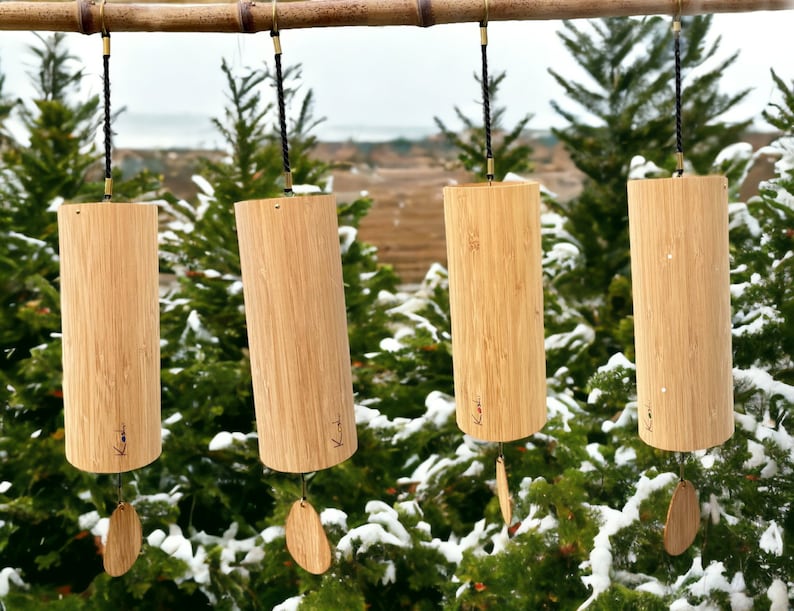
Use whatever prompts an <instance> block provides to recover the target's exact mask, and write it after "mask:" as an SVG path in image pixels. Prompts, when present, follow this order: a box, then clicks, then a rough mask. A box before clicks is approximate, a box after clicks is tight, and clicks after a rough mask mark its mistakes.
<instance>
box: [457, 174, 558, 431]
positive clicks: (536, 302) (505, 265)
mask: <svg viewBox="0 0 794 611" xmlns="http://www.w3.org/2000/svg"><path fill="white" fill-rule="evenodd" d="M444 218H445V223H446V236H447V261H448V265H449V301H450V314H451V318H452V359H453V366H454V370H455V398H456V404H457V421H458V426H459V427H460V428H461V430H462V431H463V432H464V433H468V434H469V435H471V436H472V437H475V438H477V439H482V440H485V441H511V440H514V439H520V438H522V437H528V436H529V435H532V434H533V433H536V432H537V431H539V430H540V429H541V428H542V427H543V425H544V423H545V422H546V358H545V352H544V337H543V282H542V270H541V244H540V188H539V185H538V183H536V182H525V183H493V184H488V183H480V184H470V185H460V186H453V187H445V188H444Z"/></svg>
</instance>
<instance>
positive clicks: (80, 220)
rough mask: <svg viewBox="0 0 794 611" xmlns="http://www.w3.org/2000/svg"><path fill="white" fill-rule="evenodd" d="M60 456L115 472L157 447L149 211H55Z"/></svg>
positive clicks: (98, 206) (139, 463)
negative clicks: (63, 451)
mask: <svg viewBox="0 0 794 611" xmlns="http://www.w3.org/2000/svg"><path fill="white" fill-rule="evenodd" d="M58 230H59V236H60V259H61V316H62V325H63V400H64V421H65V437H66V458H67V460H68V461H69V462H70V463H71V464H73V465H74V466H75V467H77V468H78V469H82V470H83V471H89V472H92V473H120V472H124V471H130V470H132V469H138V468H140V467H143V466H145V465H148V464H149V463H151V462H152V461H154V460H155V459H156V458H157V457H158V456H159V455H160V451H161V432H160V326H159V325H160V310H159V270H158V255H157V207H156V206H154V205H150V204H126V203H109V202H104V203H91V204H64V205H62V206H61V207H60V208H59V209H58Z"/></svg>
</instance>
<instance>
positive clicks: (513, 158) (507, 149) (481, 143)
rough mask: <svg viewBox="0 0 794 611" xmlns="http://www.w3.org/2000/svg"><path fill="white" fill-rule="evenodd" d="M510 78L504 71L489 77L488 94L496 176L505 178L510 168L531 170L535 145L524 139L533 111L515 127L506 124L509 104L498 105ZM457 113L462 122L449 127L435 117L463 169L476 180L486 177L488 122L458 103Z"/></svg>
mask: <svg viewBox="0 0 794 611" xmlns="http://www.w3.org/2000/svg"><path fill="white" fill-rule="evenodd" d="M505 78H507V73H506V72H504V71H502V72H499V73H497V74H494V75H490V76H489V77H488V95H489V97H490V101H491V130H492V132H493V156H494V167H495V170H496V180H503V179H504V177H505V176H506V175H507V174H509V173H510V172H514V173H516V174H519V175H524V174H526V173H527V172H529V171H531V170H532V160H531V157H532V147H531V146H529V145H528V144H527V143H526V142H522V141H521V138H522V136H524V129H525V128H526V126H527V123H529V122H530V120H531V119H532V115H524V116H523V117H522V118H521V119H519V121H518V123H516V124H515V125H514V126H513V127H512V128H509V129H508V128H507V127H506V126H505V125H504V114H505V111H506V108H505V107H504V106H497V105H496V101H497V99H498V96H499V87H500V86H501V84H502V81H504V80H505ZM474 80H475V81H477V85H478V90H480V89H481V88H482V77H481V76H480V75H478V74H476V73H475V75H474ZM454 111H455V116H456V117H457V119H458V121H460V123H461V127H460V128H459V129H452V128H450V127H448V126H447V125H446V124H445V123H444V122H443V121H442V120H441V119H439V118H438V117H433V121H434V122H435V124H436V127H438V129H439V131H440V132H441V134H442V135H443V136H444V139H445V140H446V141H447V143H448V144H450V145H452V146H453V147H455V148H456V149H457V150H458V162H459V163H460V165H461V167H463V169H465V170H468V171H469V172H471V173H472V174H473V175H474V177H475V179H476V180H485V125H483V123H482V117H479V118H478V119H472V118H471V117H467V116H466V114H465V113H464V112H463V111H462V110H461V109H460V108H459V107H457V106H455V108H454Z"/></svg>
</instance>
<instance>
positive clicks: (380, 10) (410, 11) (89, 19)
mask: <svg viewBox="0 0 794 611" xmlns="http://www.w3.org/2000/svg"><path fill="white" fill-rule="evenodd" d="M100 4H101V2H93V1H92V0H77V1H76V2H0V30H39V31H62V32H81V33H83V34H96V33H99V32H100V31H101V28H102V25H101V23H100V17H99V14H100ZM483 6H484V4H483V0H389V1H388V2H384V0H325V1H324V2H317V1H316V0H304V1H298V2H282V3H280V4H279V6H278V27H279V29H280V30H286V29H297V28H311V27H338V26H385V25H403V26H405V25H410V26H420V27H428V26H432V25H437V24H445V23H469V22H477V21H480V20H481V19H482V18H483ZM791 8H792V4H791V0H698V1H697V2H692V1H691V0H684V2H683V3H682V4H681V12H682V14H683V15H696V14H709V13H735V12H751V11H771V10H786V9H791ZM677 10H678V2H677V1H676V0H623V1H621V2H605V1H604V0H555V1H553V2H552V1H550V0H489V8H488V20H489V21H513V20H546V19H579V18H585V19H589V18H594V17H619V16H629V15H659V14H661V15H665V14H667V15H669V14H672V13H673V12H675V11H677ZM104 12H105V23H106V25H107V28H108V30H110V31H112V32H227V33H239V32H248V33H250V32H261V31H270V30H271V29H272V27H273V22H272V21H273V11H272V8H271V3H270V2H262V3H255V2H249V1H242V2H228V3H217V4H204V3H203V4H198V5H189V4H188V5H182V4H173V3H172V4H160V5H151V4H148V3H137V4H135V3H132V4H128V3H120V2H112V3H108V4H107V6H106V7H105V10H104Z"/></svg>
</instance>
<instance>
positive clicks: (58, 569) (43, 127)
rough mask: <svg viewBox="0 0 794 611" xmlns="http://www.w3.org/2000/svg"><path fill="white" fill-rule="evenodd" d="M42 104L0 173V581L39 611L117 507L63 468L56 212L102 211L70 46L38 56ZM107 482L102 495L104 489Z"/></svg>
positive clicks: (91, 482)
mask: <svg viewBox="0 0 794 611" xmlns="http://www.w3.org/2000/svg"><path fill="white" fill-rule="evenodd" d="M31 50H32V52H33V54H34V56H35V57H36V61H37V65H36V69H35V70H34V71H33V72H32V73H31V76H32V78H33V81H34V85H35V88H36V98H35V99H33V100H31V101H30V102H28V103H23V102H18V103H17V104H16V105H15V110H16V111H17V112H19V116H20V119H21V123H22V127H23V130H24V134H23V136H22V139H21V140H17V139H15V138H12V137H10V136H9V139H8V140H6V142H5V144H4V146H3V147H2V157H1V159H2V161H1V166H0V175H2V180H0V216H1V217H2V220H3V222H2V225H1V226H0V261H2V270H3V271H2V275H1V276H0V294H2V295H3V302H2V306H0V345H1V346H2V358H0V382H2V391H0V399H2V406H3V408H2V414H1V415H0V457H1V459H0V482H2V484H0V487H1V488H2V491H0V499H2V501H0V550H2V558H3V567H2V570H3V571H4V573H3V575H4V577H3V579H4V583H6V584H7V583H8V582H9V580H10V581H11V582H12V583H16V582H19V583H25V584H28V586H27V588H28V589H27V590H24V589H21V588H20V589H16V590H15V591H14V592H13V593H12V594H11V595H10V596H9V598H8V604H9V605H10V606H11V607H14V608H35V607H36V606H40V605H43V604H45V603H46V602H48V601H52V600H56V599H57V598H58V597H59V596H60V595H67V594H70V593H72V592H81V591H83V590H84V589H85V588H86V587H87V586H88V585H89V584H90V583H91V580H92V579H93V578H94V576H95V575H96V574H97V572H99V571H101V569H102V563H101V560H100V559H99V558H98V556H97V555H96V551H97V548H96V545H95V542H94V539H93V537H92V536H90V534H89V532H88V531H87V530H86V528H85V526H84V525H83V524H82V522H81V519H80V516H81V515H84V514H86V513H88V512H90V511H92V510H97V509H100V510H101V511H102V513H104V514H105V515H107V510H108V509H112V507H113V504H112V502H113V501H112V498H113V494H114V492H113V489H112V485H111V484H110V483H109V480H108V479H107V478H95V477H92V476H90V475H87V474H85V473H82V472H80V471H78V470H76V469H74V468H73V467H71V466H70V465H69V464H68V463H67V462H66V460H65V458H64V448H63V416H62V411H63V400H62V392H61V373H60V372H61V344H60V334H59V331H60V316H59V312H60V298H59V294H58V282H57V278H58V257H57V252H58V241H57V222H56V214H55V212H56V210H57V207H58V206H59V205H60V203H61V202H63V201H65V200H68V201H98V200H99V199H101V197H102V192H103V186H102V183H101V182H99V180H97V179H99V178H100V172H99V171H98V168H97V170H96V171H95V172H94V174H93V176H94V178H93V179H92V166H95V164H96V162H97V161H98V160H99V155H98V153H97V149H96V146H95V144H94V136H95V132H96V128H97V127H98V125H99V116H98V105H99V99H98V97H97V96H89V97H83V96H81V95H79V92H80V85H81V83H82V82H83V80H84V75H83V72H82V70H81V69H80V67H79V65H78V64H77V62H76V59H75V58H74V57H73V56H72V55H71V54H70V53H69V52H68V50H67V47H66V43H65V37H64V36H63V35H62V34H56V35H54V36H52V37H49V38H40V40H39V43H38V44H37V45H36V46H34V47H32V48H31ZM117 178H119V180H118V181H117V182H116V191H117V193H118V197H119V198H120V199H121V198H125V197H127V198H133V197H134V198H138V197H139V196H140V195H141V194H142V193H144V192H147V191H150V190H152V189H154V188H155V187H156V183H155V181H154V180H153V179H152V177H151V176H149V175H148V174H144V175H141V176H138V177H135V178H133V179H132V180H130V181H124V180H121V176H120V175H119V176H117ZM103 483H104V484H107V485H105V486H103V485H102V484H103Z"/></svg>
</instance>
